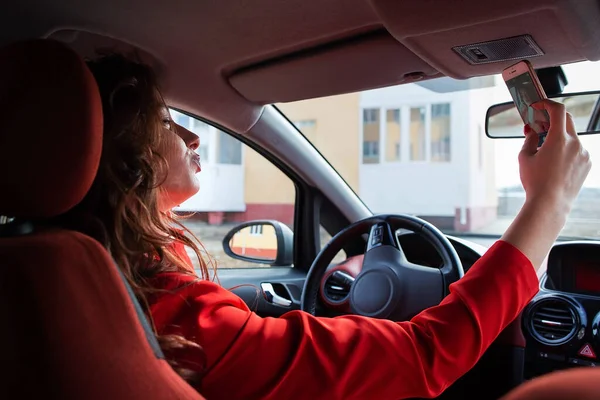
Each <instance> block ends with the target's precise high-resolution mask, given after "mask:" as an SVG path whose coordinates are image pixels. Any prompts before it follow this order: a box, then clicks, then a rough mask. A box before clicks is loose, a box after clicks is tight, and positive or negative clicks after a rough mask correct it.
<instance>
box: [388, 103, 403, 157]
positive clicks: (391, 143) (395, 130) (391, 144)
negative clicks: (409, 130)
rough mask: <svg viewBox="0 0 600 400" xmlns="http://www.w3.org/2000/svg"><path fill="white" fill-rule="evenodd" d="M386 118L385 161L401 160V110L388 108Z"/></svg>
mask: <svg viewBox="0 0 600 400" xmlns="http://www.w3.org/2000/svg"><path fill="white" fill-rule="evenodd" d="M385 120H386V121H385V161H400V140H401V124H400V110H399V109H396V110H387V111H386V117H385Z"/></svg>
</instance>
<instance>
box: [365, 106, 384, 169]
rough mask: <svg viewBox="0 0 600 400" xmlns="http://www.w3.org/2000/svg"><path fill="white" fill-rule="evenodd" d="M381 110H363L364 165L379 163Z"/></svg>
mask: <svg viewBox="0 0 600 400" xmlns="http://www.w3.org/2000/svg"><path fill="white" fill-rule="evenodd" d="M379 128H380V123H379V109H378V108H369V109H364V110H363V135H362V136H363V164H378V163H379Z"/></svg>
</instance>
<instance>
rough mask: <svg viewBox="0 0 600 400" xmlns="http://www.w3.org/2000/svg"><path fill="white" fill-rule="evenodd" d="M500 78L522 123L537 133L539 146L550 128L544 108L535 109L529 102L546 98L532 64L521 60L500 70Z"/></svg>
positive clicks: (548, 118)
mask: <svg viewBox="0 0 600 400" xmlns="http://www.w3.org/2000/svg"><path fill="white" fill-rule="evenodd" d="M502 78H503V79H504V82H505V83H506V86H507V87H508V91H509V92H510V95H511V96H512V98H513V101H514V102H515V106H516V108H517V111H518V112H519V114H520V115H521V119H522V120H523V123H525V124H528V125H529V127H530V128H531V129H533V131H534V132H536V133H537V134H538V135H539V138H540V140H539V145H540V146H541V145H542V143H543V142H544V139H545V137H546V133H547V132H548V129H549V128H550V117H549V116H548V113H547V112H546V110H536V109H534V108H532V107H531V104H533V103H535V102H537V101H540V100H542V99H547V97H546V93H545V92H544V88H543V87H542V84H541V83H540V80H539V79H538V77H537V74H536V73H535V71H534V70H533V66H532V65H531V63H530V62H529V61H527V60H523V61H521V62H518V63H516V64H514V65H511V66H510V67H508V68H506V69H505V70H504V71H502Z"/></svg>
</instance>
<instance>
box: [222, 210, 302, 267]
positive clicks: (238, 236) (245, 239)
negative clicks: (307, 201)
mask: <svg viewBox="0 0 600 400" xmlns="http://www.w3.org/2000/svg"><path fill="white" fill-rule="evenodd" d="M293 242H294V233H293V232H292V230H291V229H290V228H289V227H288V226H287V225H285V224H283V223H281V222H279V221H250V222H245V223H243V224H240V225H237V226H236V227H235V228H233V229H232V230H231V231H229V233H228V234H227V235H225V238H224V239H223V250H224V251H225V254H227V255H228V256H229V257H232V258H235V259H238V260H243V261H248V262H251V263H259V264H270V265H273V266H289V265H291V264H292V263H293V256H294V253H293Z"/></svg>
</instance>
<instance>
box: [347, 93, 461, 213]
mask: <svg viewBox="0 0 600 400" xmlns="http://www.w3.org/2000/svg"><path fill="white" fill-rule="evenodd" d="M432 103H450V110H451V111H450V112H451V161H450V162H414V161H409V160H408V154H407V153H406V152H404V153H403V154H402V159H401V161H400V162H393V163H390V162H385V161H384V159H383V156H382V158H381V160H380V163H379V164H362V163H361V164H360V167H359V194H360V196H361V197H362V198H363V200H364V201H365V202H366V204H367V206H369V207H370V208H371V209H372V210H373V211H374V212H376V213H388V212H390V213H392V212H393V213H408V214H420V215H435V216H454V215H455V209H456V208H457V207H468V206H469V205H470V199H471V195H470V190H471V186H472V185H471V182H470V178H471V175H470V173H469V168H470V157H471V155H470V146H471V145H470V138H469V135H466V134H461V133H462V132H468V131H469V130H470V129H472V128H471V126H472V123H471V121H470V118H469V111H470V100H469V94H468V92H467V91H462V92H454V93H434V92H432V91H430V90H428V89H425V88H423V87H421V86H418V85H415V84H409V85H403V86H395V87H388V88H383V89H376V90H371V91H366V92H363V93H361V99H360V107H361V109H363V108H379V107H382V108H384V109H385V108H392V109H393V108H399V107H402V106H418V105H430V104H432ZM358 118H359V119H360V124H361V130H360V131H361V135H360V137H359V140H360V141H361V144H362V112H361V113H359V116H358ZM406 118H408V115H406ZM383 123H384V121H382V125H383ZM402 133H403V136H402V139H403V142H402V146H401V147H402V148H403V149H407V148H408V132H407V129H403V131H402ZM381 139H382V140H383V138H381ZM427 146H428V147H429V146H430V143H429V142H428V143H427ZM380 149H384V145H383V142H382V143H381V144H380ZM407 151H408V150H407ZM380 153H383V150H382V151H380ZM361 154H362V152H361Z"/></svg>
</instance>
